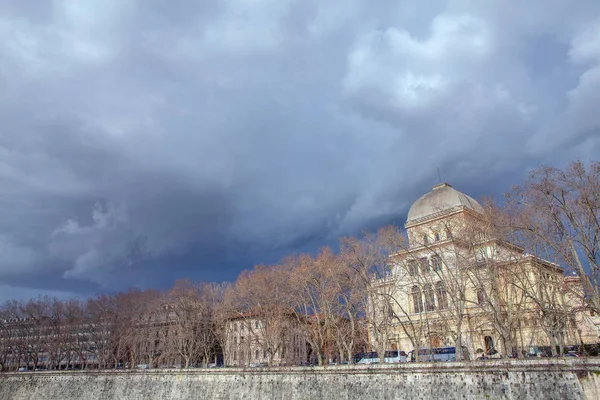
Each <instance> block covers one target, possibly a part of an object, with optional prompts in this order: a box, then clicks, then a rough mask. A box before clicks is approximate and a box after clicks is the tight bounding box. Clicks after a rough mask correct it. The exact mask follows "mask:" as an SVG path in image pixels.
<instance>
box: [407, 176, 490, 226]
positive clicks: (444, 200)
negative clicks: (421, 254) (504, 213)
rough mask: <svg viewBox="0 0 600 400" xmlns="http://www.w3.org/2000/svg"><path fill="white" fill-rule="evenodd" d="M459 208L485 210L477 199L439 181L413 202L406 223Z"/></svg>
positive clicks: (480, 211)
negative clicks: (429, 190)
mask: <svg viewBox="0 0 600 400" xmlns="http://www.w3.org/2000/svg"><path fill="white" fill-rule="evenodd" d="M459 208H467V209H470V210H473V211H476V212H479V213H482V212H483V208H482V207H481V205H480V204H479V203H478V202H477V200H475V199H473V198H472V197H469V196H467V195H466V194H464V193H462V192H459V191H458V190H456V189H454V188H453V187H452V186H450V185H449V184H447V183H445V182H444V183H439V184H437V185H435V186H434V187H433V189H432V190H431V192H429V193H426V194H424V195H423V196H421V197H420V198H419V199H418V200H417V201H415V202H414V203H413V205H412V206H411V207H410V210H409V211H408V218H407V220H406V223H407V224H410V223H412V222H417V221H420V220H423V219H426V218H427V217H432V216H436V215H440V214H443V213H444V212H447V211H452V210H455V209H459Z"/></svg>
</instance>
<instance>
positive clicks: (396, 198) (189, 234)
mask: <svg viewBox="0 0 600 400" xmlns="http://www.w3.org/2000/svg"><path fill="white" fill-rule="evenodd" d="M598 104H600V2H598V1H597V0H578V1H576V2H573V1H572V0H530V1H527V2H523V1H517V0H515V1H510V0H483V1H482V0H470V1H468V0H449V1H442V0H428V1H423V2H415V1H391V0H390V1H388V0H378V1H368V0H219V1H208V0H207V1H197V2H191V1H173V0H168V1H167V0H138V1H135V0H131V1H127V0H85V1H84V0H46V1H39V0H20V1H12V0H0V301H4V300H7V299H11V298H19V299H25V298H29V297H34V296H37V295H49V296H57V297H69V296H89V295H93V294H97V293H105V292H114V291H121V290H125V289H127V288H129V287H138V288H142V289H143V288H166V287H169V286H171V285H172V284H173V282H174V280H175V279H178V278H183V277H190V278H191V279H193V280H195V281H217V282H220V281H223V280H234V279H235V278H236V276H237V275H238V274H239V272H240V271H241V270H243V269H250V268H252V267H253V266H254V265H256V264H259V263H263V262H264V263H275V262H276V261H277V260H279V259H280V258H281V257H283V256H285V255H287V254H292V253H297V252H314V251H316V250H318V248H319V247H321V246H324V245H331V244H334V243H335V242H336V240H337V238H338V237H340V236H345V235H357V234H359V233H360V232H361V231H364V230H373V229H376V228H377V227H379V226H382V225H386V224H389V223H396V224H400V225H402V224H403V223H404V221H405V219H406V213H407V211H408V208H409V207H410V205H411V204H412V202H413V201H415V200H416V199H417V198H418V197H419V196H421V195H422V194H424V193H426V192H428V191H429V190H430V189H431V187H432V186H433V185H434V184H435V183H437V182H438V180H439V179H438V170H439V173H440V175H441V177H442V180H444V181H447V182H449V183H450V184H452V185H453V186H454V187H455V188H457V189H459V190H461V191H463V192H465V193H467V194H469V195H471V196H472V197H475V198H478V199H481V198H482V197H484V196H496V197H501V196H502V193H503V192H505V191H507V190H509V189H510V187H511V186H512V185H513V184H518V183H520V182H522V179H523V178H524V177H526V176H527V172H528V171H529V170H530V169H532V168H535V167H538V166H539V165H541V164H547V165H555V166H562V165H565V163H567V162H569V161H570V160H574V159H581V160H583V161H589V160H593V159H598V154H600V112H598V111H599V109H598Z"/></svg>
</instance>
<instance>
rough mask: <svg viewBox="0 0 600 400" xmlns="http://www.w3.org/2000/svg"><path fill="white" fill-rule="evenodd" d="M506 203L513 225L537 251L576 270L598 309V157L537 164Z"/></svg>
mask: <svg viewBox="0 0 600 400" xmlns="http://www.w3.org/2000/svg"><path fill="white" fill-rule="evenodd" d="M507 203H508V211H509V213H510V215H512V216H513V218H512V220H511V225H512V227H513V229H515V231H516V232H517V233H519V234H520V235H521V237H522V239H523V240H524V241H525V242H527V243H529V244H535V246H533V247H534V250H535V251H539V252H540V253H541V254H536V255H538V256H540V257H541V258H546V259H549V260H552V261H556V262H557V263H559V264H561V265H564V266H565V267H566V268H567V269H568V270H569V272H572V273H574V274H576V275H578V276H579V277H580V278H581V282H582V285H583V288H584V290H583V295H584V297H585V299H586V302H587V304H588V305H589V307H590V308H591V309H592V310H594V312H596V313H600V162H597V161H593V162H590V163H589V165H587V166H586V165H585V164H584V163H582V162H581V161H575V162H573V163H571V164H569V165H568V166H567V167H566V168H565V169H558V168H552V167H546V166H543V167H541V168H539V169H536V170H534V171H532V172H531V175H530V178H529V180H528V181H526V182H525V184H524V185H523V186H515V187H514V188H513V190H512V191H511V192H510V193H509V194H508V195H507Z"/></svg>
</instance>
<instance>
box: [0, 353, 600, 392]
mask: <svg viewBox="0 0 600 400" xmlns="http://www.w3.org/2000/svg"><path fill="white" fill-rule="evenodd" d="M0 399H2V400H21V399H39V400H54V399H65V400H71V399H72V400H75V399H78V400H79V399H107V400H108V399H111V400H112V399H125V400H142V399H143V400H148V399H161V400H162V399H165V400H170V399H285V400H293V399H361V400H362V399H427V400H429V399H600V359H567V360H563V359H539V360H537V359H536V360H505V361H481V362H470V363H433V364H428V363H406V364H399V365H373V366H335V367H334V366H330V367H315V368H302V367H290V368H277V369H238V368H236V369H229V368H227V369H190V370H146V371H122V370H116V371H68V372H20V373H4V374H0Z"/></svg>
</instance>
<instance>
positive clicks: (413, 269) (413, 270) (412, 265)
mask: <svg viewBox="0 0 600 400" xmlns="http://www.w3.org/2000/svg"><path fill="white" fill-rule="evenodd" d="M406 265H407V267H408V274H409V275H410V276H416V275H417V273H418V272H417V262H416V261H415V260H410V261H409V262H408V263H407V264H406Z"/></svg>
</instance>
